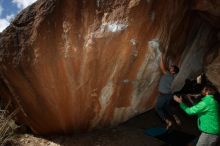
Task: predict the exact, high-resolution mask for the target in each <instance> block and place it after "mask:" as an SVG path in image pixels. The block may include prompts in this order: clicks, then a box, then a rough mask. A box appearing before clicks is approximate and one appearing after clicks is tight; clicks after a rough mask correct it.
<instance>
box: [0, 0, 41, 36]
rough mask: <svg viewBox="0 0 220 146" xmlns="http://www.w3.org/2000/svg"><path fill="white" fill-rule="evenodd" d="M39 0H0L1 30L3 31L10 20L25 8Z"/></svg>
mask: <svg viewBox="0 0 220 146" xmlns="http://www.w3.org/2000/svg"><path fill="white" fill-rule="evenodd" d="M36 1H37V0H0V32H2V31H3V30H4V29H5V28H6V27H7V26H8V25H9V24H10V21H11V20H13V19H14V18H15V16H16V15H17V14H18V13H19V12H20V11H21V10H23V9H24V8H26V7H27V6H29V5H31V4H32V3H34V2H36Z"/></svg>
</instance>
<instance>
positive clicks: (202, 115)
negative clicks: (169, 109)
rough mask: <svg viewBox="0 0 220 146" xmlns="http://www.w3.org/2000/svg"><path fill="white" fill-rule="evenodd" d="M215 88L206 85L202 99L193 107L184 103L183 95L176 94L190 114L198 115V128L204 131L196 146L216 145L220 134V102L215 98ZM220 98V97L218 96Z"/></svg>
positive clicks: (181, 105)
mask: <svg viewBox="0 0 220 146" xmlns="http://www.w3.org/2000/svg"><path fill="white" fill-rule="evenodd" d="M214 92H215V88H214V87H213V86H212V85H211V86H210V85H206V86H205V87H204V89H203V90H202V95H203V96H204V97H203V98H202V100H201V101H200V102H199V103H197V104H196V105H194V106H192V107H188V106H187V105H186V104H184V103H183V101H182V97H177V96H174V100H175V101H176V102H178V103H180V107H181V109H183V110H184V111H185V112H186V113H187V114H188V115H197V116H198V122H197V124H198V128H199V130H200V131H201V132H202V134H201V135H200V137H199V140H198V142H197V145H196V146H216V145H217V141H218V139H219V135H220V103H219V102H218V101H217V100H216V99H215V98H214V95H213V94H214ZM218 98H220V97H218Z"/></svg>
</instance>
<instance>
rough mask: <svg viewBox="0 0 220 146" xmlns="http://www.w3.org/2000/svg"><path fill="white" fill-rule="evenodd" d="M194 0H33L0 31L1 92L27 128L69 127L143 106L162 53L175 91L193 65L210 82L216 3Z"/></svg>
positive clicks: (119, 118)
mask: <svg viewBox="0 0 220 146" xmlns="http://www.w3.org/2000/svg"><path fill="white" fill-rule="evenodd" d="M202 2H203V1H200V0H195V1H192V0H178V1H175V0H168V1H162V0H74V1H71V0H62V1H61V0H38V1H37V3H35V4H33V5H32V6H30V7H28V8H27V9H25V10H23V11H22V12H21V13H20V14H19V15H18V16H17V17H16V19H15V20H14V21H13V22H12V23H11V25H10V26H9V27H8V28H7V29H6V30H5V31H4V32H3V33H1V34H0V64H1V67H0V73H1V74H0V75H1V82H0V83H1V89H0V96H1V97H4V98H7V99H11V100H12V105H13V107H14V108H19V109H20V113H19V115H18V119H19V120H20V121H22V122H25V123H26V124H27V125H28V126H29V127H31V129H32V130H33V131H34V132H35V133H40V134H48V133H69V132H81V131H87V130H90V129H94V128H99V127H104V126H111V125H117V124H119V123H121V122H124V121H126V120H127V119H129V118H131V117H133V116H135V115H138V114H140V113H143V112H144V111H147V110H149V109H151V108H152V107H153V106H154V103H155V99H156V95H157V85H158V81H159V78H160V75H161V72H160V68H159V61H160V57H161V55H163V56H164V57H165V58H166V59H165V62H166V65H167V66H169V64H170V63H176V64H178V65H179V66H180V67H181V69H180V73H179V75H178V76H177V78H176V80H175V84H174V86H173V88H174V90H178V89H180V88H181V87H182V85H183V83H184V81H185V79H186V78H192V77H194V76H196V75H197V74H198V73H200V72H201V71H207V73H208V76H209V78H210V79H211V80H214V81H216V82H215V84H216V85H219V81H220V79H218V81H217V80H215V79H213V78H212V77H214V76H215V74H216V73H218V72H219V67H218V64H219V57H218V56H219V55H218V54H217V53H216V51H218V50H219V26H220V25H219V19H218V18H219V16H220V15H219V13H218V12H219V3H218V1H214V0H213V1H210V2H209V1H206V2H207V3H208V4H210V5H211V6H213V3H214V6H216V7H215V8H213V7H211V6H210V7H209V8H208V9H203V7H202V6H203V5H202ZM216 9H217V10H218V11H217V10H216ZM158 40H159V41H160V44H161V45H160V47H150V46H152V45H154V43H155V42H158ZM213 68H215V69H216V71H215V72H213ZM219 87H220V86H219ZM219 89H220V88H219ZM146 121H147V119H146Z"/></svg>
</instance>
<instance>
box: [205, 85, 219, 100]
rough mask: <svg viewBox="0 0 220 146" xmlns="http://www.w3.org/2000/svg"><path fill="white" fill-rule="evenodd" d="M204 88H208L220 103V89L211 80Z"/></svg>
mask: <svg viewBox="0 0 220 146" xmlns="http://www.w3.org/2000/svg"><path fill="white" fill-rule="evenodd" d="M204 88H206V90H208V92H209V94H210V95H213V96H214V99H215V100H216V101H218V102H219V103H220V94H219V92H218V89H217V88H216V87H215V86H214V85H213V84H212V83H211V82H207V83H206V84H205V86H204Z"/></svg>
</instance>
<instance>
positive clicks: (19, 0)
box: [12, 0, 37, 10]
mask: <svg viewBox="0 0 220 146" xmlns="http://www.w3.org/2000/svg"><path fill="white" fill-rule="evenodd" d="M36 1H37V0H12V2H13V3H14V4H16V5H17V7H18V8H19V9H21V10H22V9H24V8H26V7H27V6H29V5H31V4H32V3H34V2H36Z"/></svg>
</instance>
